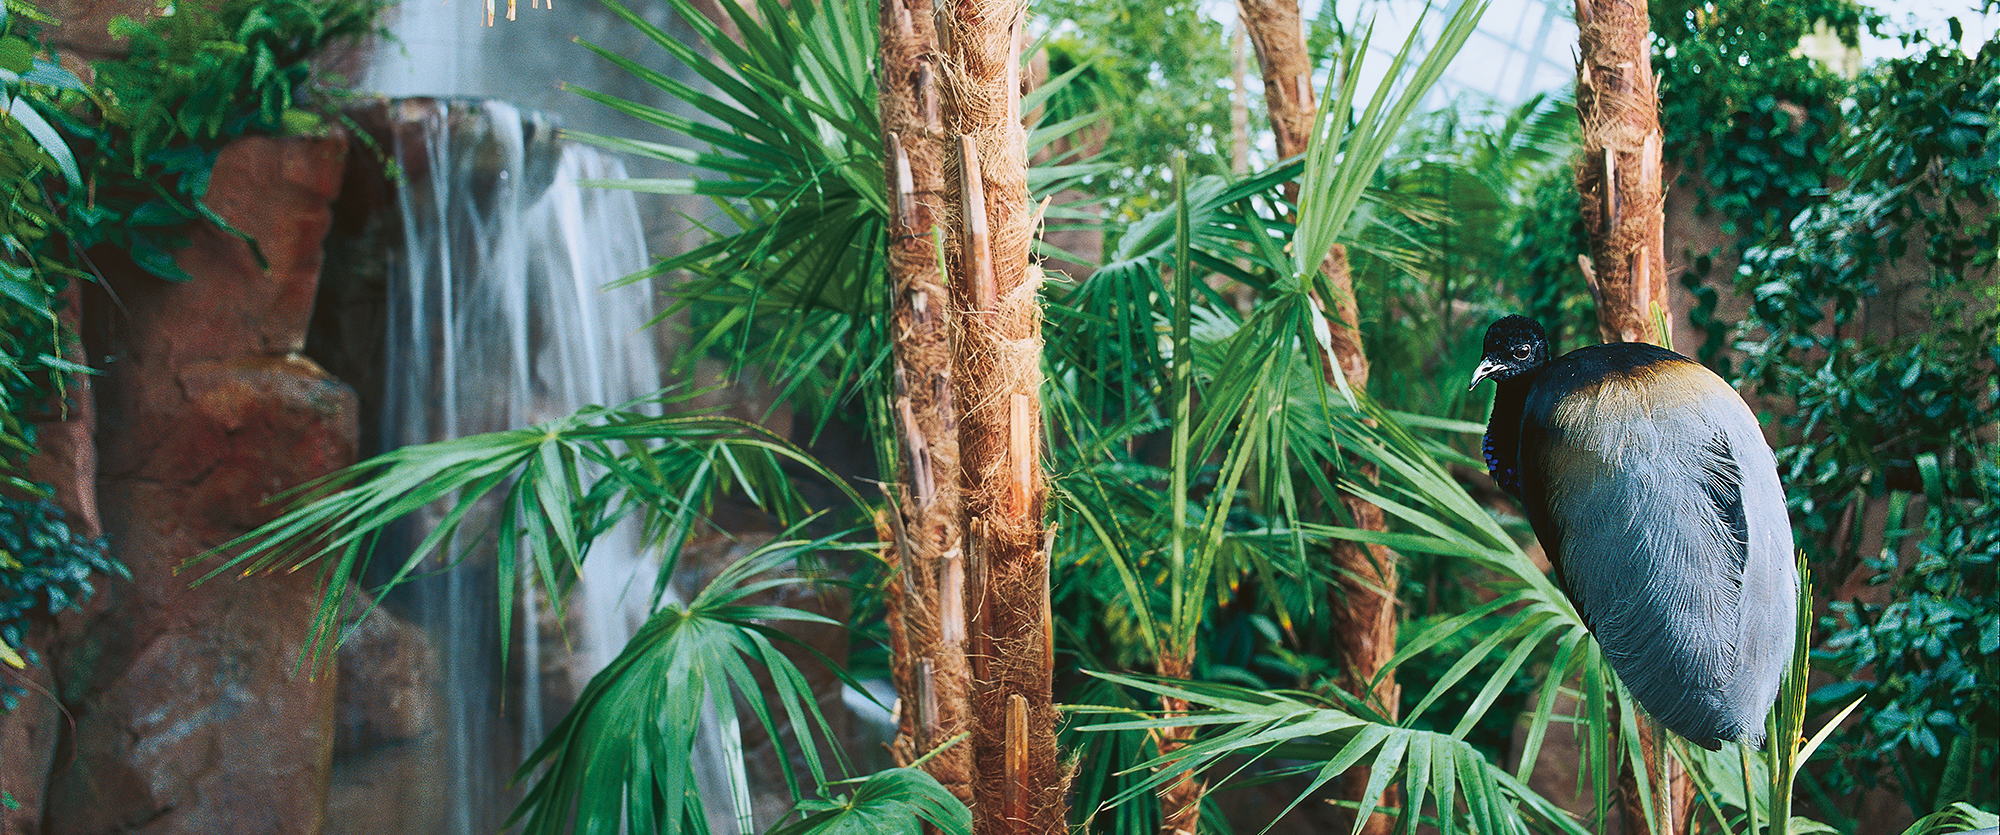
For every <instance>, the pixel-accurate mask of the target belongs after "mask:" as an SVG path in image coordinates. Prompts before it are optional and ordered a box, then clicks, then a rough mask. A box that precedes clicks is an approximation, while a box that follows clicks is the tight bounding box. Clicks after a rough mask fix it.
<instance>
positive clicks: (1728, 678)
mask: <svg viewBox="0 0 2000 835" xmlns="http://www.w3.org/2000/svg"><path fill="white" fill-rule="evenodd" d="M1484 351H1485V355H1484V356H1483V357H1481V359H1480V361H1479V368H1478V370H1476V371H1474V372H1473V373H1472V385H1473V386H1477V385H1479V383H1480V382H1481V381H1484V380H1492V381H1494V383H1495V384H1496V385H1497V387H1498V389H1499V391H1498V393H1497V394H1496V395H1495V396H1494V399H1493V417H1492V419H1491V420H1490V421H1489V422H1488V423H1487V427H1486V465H1487V468H1488V469H1489V470H1490V471H1491V472H1492V474H1493V478H1494V480H1495V481H1498V482H1499V483H1500V486H1501V488H1503V489H1505V490H1506V491H1507V492H1509V493H1511V494H1513V495H1514V496H1515V497H1516V498H1518V499H1520V500H1521V504H1522V506H1523V508H1524V509H1525V510H1526V511H1527V514H1528V521H1529V523H1530V524H1532V525H1533V526H1534V529H1535V535H1536V536H1537V537H1539V538H1540V539H1541V541H1542V547H1543V548H1545V549H1546V550H1547V551H1548V555H1549V562H1550V563H1551V564H1552V565H1553V566H1554V567H1555V574H1556V582H1557V584H1558V585H1559V586H1561V587H1562V589H1563V592H1564V593H1565V594H1568V595H1569V597H1570V600H1571V601H1573V602H1574V603H1575V604H1576V608H1577V611H1578V612H1580V613H1581V614H1582V615H1583V618H1584V622H1585V623H1586V624H1587V625H1588V626H1589V627H1590V630H1591V632H1592V634H1594V635H1595V636H1596V637H1597V642H1598V645H1599V646H1601V647H1602V648H1603V650H1604V655H1605V658H1606V659H1607V660H1609V661H1610V663H1611V669H1612V670H1614V671H1615V672H1617V674H1618V677H1619V679H1620V680H1622V681H1623V682H1625V686H1626V688H1627V689H1629V690H1630V691H1631V692H1632V695H1633V696H1634V697H1636V698H1637V699H1638V700H1639V704H1641V705H1643V706H1645V708H1646V710H1647V712H1649V713H1651V714H1652V715H1653V717H1654V719H1655V720H1657V721H1658V722H1659V723H1660V724H1661V725H1664V726H1665V727H1667V728H1668V729H1669V730H1672V731H1673V732H1675V733H1677V734H1680V735H1681V736H1683V737H1686V738H1687V739H1688V740H1689V741H1691V742H1693V743H1695V744H1696V745H1700V746H1702V747H1704V748H1707V749H1709V750H1711V751H1713V750H1716V749H1718V748H1720V747H1721V745H1722V743H1723V742H1726V741H1732V740H1734V741H1741V742H1744V743H1746V744H1749V745H1752V746H1755V745H1757V744H1759V743H1760V742H1762V740H1763V738H1764V716H1765V714H1766V713H1767V712H1768V711H1769V710H1770V708H1771V704H1772V702H1773V701H1775V700H1776V698H1777V693H1778V682H1779V679H1780V677H1781V676H1782V675H1783V672H1784V669H1785V666H1786V664H1787V663H1788V662H1789V661H1790V659H1791V655H1792V642H1793V635H1794V628H1795V626H1794V622H1793V620H1794V617H1795V615H1796V609H1797V605H1798V602H1797V601H1798V583H1799V577H1798V569H1797V567H1796V565H1795V564H1794V562H1793V559H1792V553H1793V551H1792V526H1791V521H1790V519H1789V518H1788V517H1787V516H1786V514H1785V494H1784V490H1783V488H1782V487H1780V486H1779V484H1778V469H1777V462H1776V460H1775V459H1774V458H1773V457H1772V454H1771V447H1770V445H1769V444H1768V443H1766V442H1765V440H1764V436H1763V433H1762V432H1760V431H1759V430H1758V428H1757V419H1756V417H1755V416H1753V415H1752V414H1751V412H1750V407H1749V406H1748V405H1746V404H1745V403H1744V402H1743V398H1742V397H1741V396H1739V395H1737V393H1736V391H1735V389H1732V388H1730V386H1729V384H1728V383H1726V382H1724V381H1723V380H1722V378H1721V377H1718V376H1716V375H1715V373H1714V372H1712V371H1709V370H1708V369H1707V368H1704V367H1702V365H1701V363H1698V362H1695V361H1694V360H1691V359H1688V358H1687V357H1684V356H1681V355H1680V354H1677V353H1674V352H1673V351H1669V350H1667V349H1665V348H1661V347H1658V346H1656V345H1647V344H1643V343H1636V342H1620V343H1613V344H1608V345H1592V346H1589V347H1586V348H1578V349H1577V350H1574V351H1571V352H1569V353H1567V354H1564V355H1562V356H1560V357H1557V358H1554V359H1550V357H1549V354H1550V346H1549V338H1548V334H1547V333H1545V332H1544V331H1543V330H1542V327H1541V326H1540V325H1538V324H1536V323H1535V321H1534V320H1532V319H1529V318H1527V317H1525V316H1508V317H1506V318H1504V319H1501V320H1499V321H1497V322H1494V323H1493V325H1492V327H1490V328H1488V329H1487V331H1486V344H1485V349H1484Z"/></svg>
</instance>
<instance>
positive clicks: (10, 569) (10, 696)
mask: <svg viewBox="0 0 2000 835" xmlns="http://www.w3.org/2000/svg"><path fill="white" fill-rule="evenodd" d="M93 574H108V575H113V576H117V577H129V576H131V575H130V574H128V573H126V570H125V567H124V566H123V565H120V564H119V563H118V561H117V560H114V559H112V558H111V557H110V555H109V554H107V553H106V552H105V550H104V539H103V538H102V537H96V538H86V537H79V536H77V535H76V533H75V532H74V531H72V530H70V527H69V525H68V524H66V523H65V522H64V521H63V512H62V509H61V508H59V507H56V506H55V505H54V504H51V503H50V502H48V501H46V500H42V499H28V500H20V499H7V498H0V662H5V663H7V664H9V665H12V666H15V667H21V666H25V665H27V664H33V663H38V659H37V658H36V657H35V652H34V651H33V650H30V649H27V648H25V647H22V646H21V645H22V643H23V641H24V640H25V639H26V637H27V631H28V628H29V626H30V625H32V624H33V623H34V622H35V621H36V620H37V619H39V618H43V617H52V616H54V615H57V614H60V613H62V612H63V611H65V610H69V609H76V608H80V607H81V606H82V605H83V602H84V601H86V600H89V599H90V595H91V594H92V592H93V591H95V589H94V588H93V587H92V586H91V575H93ZM9 647H20V650H19V655H18V656H15V655H13V652H14V651H13V650H10V649H8V648H9ZM22 692H23V691H22V690H21V689H20V688H19V687H16V686H14V685H12V684H8V683H6V682H4V681H0V709H5V710H12V709H14V705H15V704H17V703H18V701H19V699H20V697H21V694H22Z"/></svg>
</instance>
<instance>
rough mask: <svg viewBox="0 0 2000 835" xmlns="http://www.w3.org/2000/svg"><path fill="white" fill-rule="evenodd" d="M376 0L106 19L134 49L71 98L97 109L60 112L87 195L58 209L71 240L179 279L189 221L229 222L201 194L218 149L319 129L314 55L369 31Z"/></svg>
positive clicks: (227, 6) (237, 1) (249, 2)
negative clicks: (85, 167)
mask: <svg viewBox="0 0 2000 835" xmlns="http://www.w3.org/2000/svg"><path fill="white" fill-rule="evenodd" d="M382 6H383V3H382V0H227V2H224V3H222V4H221V5H219V6H217V7H214V8H205V7H203V6H202V5H201V4H179V5H174V6H171V7H168V8H167V10H166V11H164V12H163V13H162V14H160V15H159V16H157V17H153V18H150V19H148V20H146V21H144V22H140V21H134V20H132V19H130V18H124V17H121V18H118V19H117V20H115V21H113V22H112V24H111V31H112V32H113V34H116V35H119V36H121V37H125V38H129V39H130V42H131V52H130V54H129V55H128V56H126V57H124V58H119V59H115V60H109V61H99V62H97V63H96V64H95V65H94V69H95V70H96V78H95V79H94V81H93V84H92V86H91V89H90V91H89V92H88V94H78V95H76V96H73V97H72V100H71V102H70V103H72V104H76V103H80V102H78V101H75V99H87V100H88V101H89V103H91V104H93V105H95V106H96V110H95V112H91V113H88V115H87V116H86V117H85V118H68V119H65V120H64V128H65V130H66V132H67V133H68V134H69V136H70V137H71V144H72V145H74V146H75V147H76V150H77V154H78V156H79V157H81V158H84V159H88V160H90V161H91V167H90V169H89V171H87V172H86V174H87V176H88V177H89V179H90V180H91V181H92V183H93V186H94V188H93V199H91V200H90V201H88V202H80V203H72V204H70V205H69V206H68V207H67V208H68V210H69V214H68V218H67V223H66V226H67V231H68V232H69V234H70V236H71V238H72V239H73V243H74V245H75V246H76V247H78V248H81V249H88V248H90V247H94V246H98V245H110V246H112V247H114V248H116V249H118V250H120V251H123V252H126V253H128V254H129V255H130V256H131V258H132V260H133V261H134V262H135V263H137V264H138V265H139V266H140V267H141V268H143V269H145V270H146V271H147V272H150V273H152V274H154V275H157V276H160V277H161V278H166V279H170V280H173V281H185V280H187V279H188V275H187V274H186V273H185V272H182V271H181V269H180V268H179V267H178V266H176V265H175V264H174V262H173V257H172V255H171V253H172V252H173V251H174V250H176V249H179V248H180V247H182V246H185V245H186V244H187V235H186V231H185V230H186V229H187V226H188V224H190V223H193V222H195V221H197V220H201V219H204V218H206V219H207V220H209V221H210V222H213V223H214V224H216V225H217V226H219V227H221V228H223V229H225V230H231V227H230V226H229V224H228V223H227V222H225V221H223V220H222V218H220V217H219V216H217V215H216V214H215V213H214V212H213V211H210V210H209V209H208V207H207V206H205V205H203V204H202V199H203V197H205V196H206V195H207V193H208V177H209V172H210V170H211V169H213V167H214V165H215V158H216V155H217V154H219V153H221V151H222V147H223V146H224V145H227V144H228V143H229V141H230V140H232V139H235V138H237V137H239V136H249V135H281V136H282V135H295V134H304V133H311V132H313V131H316V130H319V129H320V128H321V127H322V117H321V115H320V114H319V111H318V110H316V109H315V107H314V101H315V98H316V96H317V95H318V94H319V92H320V89H319V88H318V87H316V86H315V85H314V83H313V70H312V65H311V58H312V56H313V55H314V54H316V53H317V52H319V51H320V50H321V49H323V48H325V47H327V46H328V45H331V44H334V43H337V42H339V41H342V40H346V39H350V38H354V37H358V36H361V35H364V34H367V33H368V32H369V31H370V30H371V29H372V28H373V27H374V21H375V18H376V16H377V15H378V13H379V12H380V10H381V8H382ZM231 231H233V230H231ZM253 243H254V242H253Z"/></svg>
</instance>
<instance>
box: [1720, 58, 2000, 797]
mask: <svg viewBox="0 0 2000 835" xmlns="http://www.w3.org/2000/svg"><path fill="white" fill-rule="evenodd" d="M1996 106H2000V42H1995V43H1990V44H1987V45H1986V46H1985V47H1984V48H1983V49H1981V50H1980V51H1979V52H1978V53H1977V54H1975V55H1967V54H1965V53H1964V52H1962V51H1961V50H1960V49H1958V48H1957V47H1956V46H1955V45H1950V44H1938V45H1933V46H1931V48H1930V49H1928V50H1926V51H1925V52H1924V53H1923V54H1921V55H1917V56H1915V57H1912V58H1908V59H1901V60H1894V61H1888V62H1885V63H1884V64H1882V65H1881V66H1879V67H1877V68H1875V69H1874V70H1873V71H1872V72H1871V73H1869V74H1868V75H1866V76H1864V77H1863V78H1862V79H1860V80H1859V82H1858V83H1857V85H1856V87H1855V89H1854V91H1853V100H1852V102H1851V103H1850V104H1849V106H1848V108H1847V112H1846V119H1847V122H1848V125H1849V128H1848V130H1849V132H1848V134H1847V136H1846V137H1845V141H1844V142H1843V143H1842V146H1841V148H1840V152H1841V156H1840V160H1841V163H1842V166H1841V167H1842V168H1843V169H1844V173H1845V175H1846V177H1845V179H1846V181H1847V182H1848V183H1849V184H1848V185H1847V186H1845V187H1843V188H1840V189H1838V190H1835V191H1833V192H1831V193H1829V194H1826V195H1825V196H1824V197H1823V198H1822V199H1821V200H1819V201H1818V202H1817V203H1816V204H1815V205H1813V206H1812V207H1811V208H1809V209H1807V210H1806V211H1804V212H1802V213H1800V214H1799V215H1798V216H1797V217H1796V218H1795V219H1794V220H1793V221H1792V222H1791V225H1790V229H1789V231H1788V234H1787V236H1786V238H1785V240H1782V241H1778V242H1774V243H1772V244H1771V245H1768V246H1764V247H1760V248H1756V249H1752V250H1751V251H1750V252H1749V253H1748V254H1747V256H1746V259H1745V262H1744V268H1743V272H1742V278H1741V284H1740V286H1741V288H1742V289H1743V290H1745V291H1746V292H1748V293H1749V294H1750V295H1751V298H1752V307H1751V311H1750V315H1749V317H1748V318H1747V319H1746V321H1745V322H1744V323H1743V328H1742V336H1743V339H1742V341H1741V342H1740V343H1739V345H1740V346H1741V347H1742V348H1743V349H1744V350H1745V352H1746V355H1747V362H1746V366H1745V368H1744V369H1743V371H1744V375H1745V377H1746V380H1747V381H1748V382H1750V383H1751V384H1753V385H1754V386H1755V387H1756V388H1757V389H1758V390H1760V391H1762V392H1765V393H1767V394H1770V395H1776V396H1779V397H1782V398H1786V399H1789V400H1790V401H1791V403H1792V406H1793V408H1792V409H1791V410H1790V411H1789V412H1788V413H1787V414H1785V415H1784V416H1783V417H1782V418H1781V424H1782V425H1783V426H1784V427H1785V429H1786V435H1787V436H1788V437H1789V439H1790V443H1787V444H1784V445H1781V446H1780V448H1779V449H1778V461H1779V468H1780V472H1781V474H1782V475H1783V477H1784V479H1785V481H1786V485H1787V489H1788V493H1789V497H1790V501H1791V504H1792V506H1793V510H1794V518H1795V519H1796V520H1798V528H1797V533H1798V535H1799V538H1800V540H1801V544H1802V545H1804V546H1805V547H1806V548H1807V550H1808V553H1811V554H1814V555H1815V557H1816V558H1817V559H1819V560H1821V561H1822V562H1823V563H1824V562H1830V563H1831V566H1832V570H1828V571H1823V572H1822V573H1823V574H1824V575H1826V576H1831V577H1833V578H1835V579H1836V581H1837V580H1838V578H1841V577H1846V576H1848V575H1849V574H1851V573H1852V571H1853V570H1854V569H1855V568H1857V567H1858V568H1863V569H1866V570H1868V571H1870V572H1872V577H1871V578H1870V580H1869V582H1870V583H1872V584H1875V585H1881V586H1887V587H1888V588H1889V589H1890V593H1889V595H1888V596H1887V597H1888V599H1889V600H1891V601H1892V602H1890V603H1887V604H1870V603H1864V602H1861V601H1846V602H1842V603H1840V604H1838V605H1837V606H1836V607H1835V608H1834V610H1833V612H1834V618H1832V621H1833V624H1832V625H1834V627H1835V628H1834V630H1833V631H1832V632H1831V634H1830V635H1829V637H1828V640H1827V643H1826V645H1825V649H1824V651H1823V652H1822V653H1821V663H1822V664H1823V665H1824V667H1826V668H1828V669H1830V670H1832V671H1833V672H1834V673H1836V675H1839V676H1841V677H1842V678H1843V679H1844V681H1843V682H1842V683H1840V684H1836V685H1834V686H1832V687H1829V688H1824V689H1823V692H1821V693H1818V694H1816V695H1815V703H1816V704H1818V705H1819V706H1821V707H1828V706H1833V705H1835V704H1836V703H1839V702H1842V701H1843V700H1844V699H1851V698H1852V696H1853V694H1854V693H1855V692H1856V691H1857V690H1860V689H1862V688H1864V687H1865V688H1866V690H1867V691H1868V692H1869V693H1870V701H1869V702H1868V704H1867V705H1866V708H1867V709H1866V710H1865V711H1864V713H1865V715H1867V716H1868V717H1869V718H1868V720H1867V721H1865V722H1863V723H1860V724H1858V725H1856V726H1854V727H1852V728H1850V729H1847V730H1844V731H1842V732H1841V733H1840V734H1838V735H1837V736H1836V737H1834V740H1833V745H1832V746H1831V748H1832V750H1834V751H1836V752H1837V753H1838V757H1839V768H1838V769H1836V770H1835V772H1834V773H1833V774H1832V775H1831V779H1832V781H1833V787H1834V789H1835V791H1836V792H1837V793H1838V794H1841V795H1843V796H1851V795H1853V794H1855V793H1856V792H1855V791H1854V790H1855V789H1856V788H1858V787H1861V786H1866V785H1873V784H1876V783H1878V782H1880V781H1881V780H1882V779H1883V778H1884V777H1887V776H1893V778H1894V783H1895V784H1896V785H1898V786H1899V787H1901V789H1902V790H1903V791H1904V792H1905V795H1906V799H1907V801H1908V802H1909V805H1910V807H1911V808H1912V810H1913V811H1916V812H1918V813H1923V812H1928V811H1931V810H1933V809H1935V808H1938V807H1939V806H1941V805H1943V804H1946V803H1949V802H1952V801H1954V800H1959V799H1968V798H1970V799H1975V800H1980V801H1987V802H1990V801H1991V800H1993V799H1994V798H1995V797H1996V795H1995V794H1994V792H1993V790H1992V789H1990V788H1977V789H1975V788H1974V785H1975V784H1974V783H1973V782H1972V781H1971V775H1972V774H1974V773H1977V770H1978V769H1980V768H1985V769H1991V768H1992V767H1993V764H1994V763H1993V753H1992V752H1993V748H1994V744H1995V741H1996V737H2000V728H1996V727H1994V726H1993V723H1992V720H1991V719H1990V718H1987V717H1982V716H1981V715H1980V710H1981V709H1982V707H1985V706H1990V705H1991V704H1992V700H1993V699H1994V698H1995V696H1996V694H2000V664H1996V663H1995V661H1994V660H1993V659H1994V650H1995V649H2000V625H1996V624H1994V623H1992V616H1991V599H1992V595H1993V594H1994V584H1993V565H1994V561H1995V557H1996V554H2000V535H1996V533H1995V531H1996V527H1995V524H1996V521H2000V511H1996V510H1995V509H1994V508H1995V504H1994V501H1995V497H1996V496H2000V479H1996V477H1995V475H1994V472H1993V467H1994V462H1995V460H1996V458H1995V455H1996V452H2000V450H1996V449H1995V447H1994V446H1993V443H1992V440H1991V438H1990V436H1989V435H1986V434H1984V432H1985V430H1984V429H1983V428H1982V427H1987V426H1990V425H1991V418H1990V416H1991V415H1992V414H1993V413H1994V409H1995V407H1996V406H2000V386H1996V383H1995V376H1994V375H1995V368H1996V366H2000V305H1996V298H1997V297H1996V296H1995V290H1994V287H1993V277H1994V275H1995V254H1994V252H1993V249H1992V241H1993V240H1995V239H1996V237H2000V204H1996V200H1995V197H1996V193H1995V190H1994V183H1995V182H1996V178H2000V136H1996V134H1995V124H1994V112H1995V108H1996ZM1899 320H1914V326H1911V327H1907V328H1904V329H1900V330H1904V331H1905V332H1900V333H1899V332H1898V331H1899V328H1897V327H1895V324H1896V323H1897V321H1899ZM1918 495H1921V496H1922V497H1923V499H1924V505H1923V506H1924V511H1923V516H1922V519H1921V521H1920V523H1919V524H1917V525H1914V526H1910V527H1908V528H1907V529H1906V528H1905V525H1904V522H1903V519H1904V517H1905V515H1906V513H1907V511H1908V509H1909V508H1910V506H1911V502H1912V501H1914V500H1915V497H1916V496H1918ZM1870 501H1883V502H1885V503H1886V505H1887V507H1888V509H1889V522H1888V525H1887V527H1888V530H1887V531H1886V532H1885V534H1884V543H1883V545H1882V548H1881V550H1880V552H1879V553H1877V554H1864V553H1862V543H1861V538H1862V531H1863V530H1864V529H1865V527H1866V526H1865V525H1864V524H1863V523H1862V521H1861V520H1862V519H1863V518H1864V517H1865V511H1866V508H1867V506H1868V503H1869V502H1870ZM1911 536H1915V537H1917V538H1918V548H1917V556H1916V559H1915V561H1914V562H1913V563H1910V564H1908V565H1905V564H1904V562H1905V561H1904V560H1903V559H1902V558H1901V554H1900V552H1901V550H1902V548H1901V545H1902V544H1903V543H1904V542H1905V541H1906V538H1908V537H1911ZM1857 677H1858V678H1861V679H1869V678H1872V679H1873V681H1870V682H1867V683H1866V684H1862V683H1861V682H1858V681H1856V679H1857ZM1987 712H1988V713H1990V709H1988V710H1987ZM1982 785H1983V784H1982Z"/></svg>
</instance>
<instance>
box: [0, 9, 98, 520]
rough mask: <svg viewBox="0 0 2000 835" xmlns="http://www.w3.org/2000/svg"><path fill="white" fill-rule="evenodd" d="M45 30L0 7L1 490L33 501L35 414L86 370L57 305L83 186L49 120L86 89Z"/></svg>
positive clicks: (68, 270) (32, 15)
mask: <svg viewBox="0 0 2000 835" xmlns="http://www.w3.org/2000/svg"><path fill="white" fill-rule="evenodd" d="M46 22H47V18H46V17H43V16H42V15H41V14H40V13H39V12H37V11H36V10H35V8H34V7H33V6H29V5H27V4H25V3H15V2H7V3H5V4H0V193H4V194H6V195H7V200H6V201H5V202H4V203H0V484H4V485H6V486H9V487H11V488H13V489H16V490H20V491H23V492H27V493H37V492H39V490H38V488H36V487H35V486H34V485H33V484H30V483H29V482H27V481H24V480H23V479H22V478H21V477H20V475H19V471H20V467H21V464H22V462H24V461H25V460H26V459H27V457H28V456H29V455H31V454H33V452H34V437H33V434H32V430H31V429H30V424H31V423H33V422H34V418H33V413H35V412H37V411H39V410H42V409H45V408H46V407H47V406H49V404H50V402H51V400H52V399H53V398H55V397H57V396H59V395H60V394H61V391H62V387H63V380H64V376H65V374H67V373H70V372H73V371H78V370H80V369H78V368H76V367H75V365H74V364H73V363H71V362H69V361H67V360H66V359H64V354H63V348H62V346H63V341H64V338H65V336H64V334H63V332H62V328H61V325H60V318H59V316H58V308H59V305H60V302H59V301H58V296H59V294H60V293H61V291H62V289H63V288H64V287H65V286H67V285H68V283H69V282H70V281H71V280H72V279H74V278H76V277H80V276H81V275H82V273H80V272H79V271H77V270H76V269H75V268H74V267H72V266H70V265H69V263H68V259H65V258H61V257H58V255H57V254H56V251H55V250H56V246H57V244H56V243H55V242H56V241H59V240H60V239H61V237H62V232H61V228H62V216H61V212H60V211H59V210H58V209H57V207H56V205H55V202H54V200H55V198H56V197H57V196H58V195H59V194H60V193H62V192H63V191H65V190H70V189H80V188H81V187H82V182H83V178H82V175H81V173H80V172H79V169H78V167H77V162H76V157H75V155H74V154H72V153H71V151H70V148H69V145H68V144H67V143H66V142H65V141H64V140H63V138H62V136H61V134H60V133H58V132H57V130H56V128H55V126H54V125H53V124H52V123H51V122H50V114H51V113H53V112H55V110H56V105H55V104H54V102H55V101H56V99H57V98H59V97H60V96H61V95H62V93H63V92H64V91H66V90H68V91H74V90H80V89H82V86H83V85H82V82H79V81H78V80H77V78H76V76H74V75H72V74H71V73H70V72H69V71H67V70H64V69H63V68H62V67H60V66H58V65H57V64H56V63H55V62H54V61H52V60H50V59H49V58H48V57H47V56H45V55H42V54H41V52H42V48H41V44H40V42H39V41H38V40H37V39H36V38H35V37H34V35H33V32H32V31H30V30H31V27H33V26H34V25H35V24H37V23H46ZM24 24H25V25H24Z"/></svg>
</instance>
